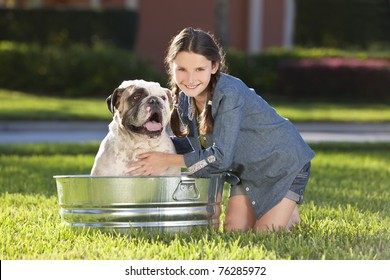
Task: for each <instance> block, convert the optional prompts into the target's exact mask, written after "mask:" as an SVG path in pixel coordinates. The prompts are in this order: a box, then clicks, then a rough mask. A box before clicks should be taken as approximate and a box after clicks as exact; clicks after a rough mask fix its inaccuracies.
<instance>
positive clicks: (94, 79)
mask: <svg viewBox="0 0 390 280" xmlns="http://www.w3.org/2000/svg"><path fill="white" fill-rule="evenodd" d="M0 61H1V62H2V63H1V65H0V87H3V88H8V89H14V90H23V91H26V92H32V93H34V92H36V93H41V94H52V95H64V96H84V97H88V96H94V97H98V96H107V93H108V92H111V91H112V89H113V88H114V87H116V86H118V85H119V84H120V83H121V82H122V81H123V80H131V79H145V80H154V81H159V82H161V81H163V82H164V80H163V79H162V78H161V76H160V75H159V74H157V73H156V72H155V71H154V70H153V69H152V66H151V64H150V63H149V62H147V61H145V60H144V59H142V58H139V57H137V56H136V55H134V54H133V53H131V52H130V51H127V50H124V49H118V48H115V47H91V48H90V47H86V46H82V45H73V46H71V47H69V48H57V47H40V46H37V45H25V44H15V43H5V42H3V43H1V44H0Z"/></svg>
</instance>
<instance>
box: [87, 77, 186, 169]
mask: <svg viewBox="0 0 390 280" xmlns="http://www.w3.org/2000/svg"><path fill="white" fill-rule="evenodd" d="M171 98H172V96H171V92H170V91H169V90H168V89H164V88H162V87H161V86H160V85H159V84H158V83H155V82H146V81H144V80H132V81H124V82H123V83H122V84H121V85H120V86H119V88H117V89H115V90H114V92H113V94H111V95H110V96H109V97H108V98H107V106H108V108H109V110H110V111H111V113H112V114H113V120H112V122H111V123H110V125H109V132H108V134H107V135H106V137H105V138H104V139H103V141H102V143H101V144H100V148H99V151H98V153H97V155H96V158H95V162H94V165H93V167H92V170H91V175H95V176H125V175H126V174H127V172H129V171H130V169H129V167H128V166H127V165H128V164H129V163H130V162H133V161H136V160H137V158H136V156H137V155H138V154H141V153H144V152H151V151H156V152H165V153H175V147H174V146H173V143H172V141H171V139H170V138H169V136H168V134H167V132H166V126H167V125H168V123H169V119H170V101H171ZM179 174H180V169H179V168H169V169H167V170H166V171H165V172H164V173H163V174H159V175H162V176H164V175H166V176H168V175H175V176H176V175H179Z"/></svg>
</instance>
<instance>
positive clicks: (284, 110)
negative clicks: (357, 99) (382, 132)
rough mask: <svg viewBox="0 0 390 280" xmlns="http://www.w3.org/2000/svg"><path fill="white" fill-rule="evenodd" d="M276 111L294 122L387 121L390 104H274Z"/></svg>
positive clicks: (389, 115) (389, 114)
mask: <svg viewBox="0 0 390 280" xmlns="http://www.w3.org/2000/svg"><path fill="white" fill-rule="evenodd" d="M274 106H275V109H276V110H277V112H278V113H279V114H280V115H282V116H283V117H285V118H288V119H290V120H292V121H294V122H315V121H320V122H333V121H335V122H388V121H390V106H388V105H367V104H359V105H358V104H355V105H351V104H326V103H310V104H275V105H274Z"/></svg>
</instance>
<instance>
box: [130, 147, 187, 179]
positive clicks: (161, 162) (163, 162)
mask: <svg viewBox="0 0 390 280" xmlns="http://www.w3.org/2000/svg"><path fill="white" fill-rule="evenodd" d="M137 158H138V161H135V162H132V163H130V164H129V165H128V166H129V170H131V171H129V172H128V173H127V174H128V175H130V176H158V175H159V174H161V173H162V172H163V171H165V170H167V169H168V168H169V167H186V165H185V162H184V157H183V155H178V154H169V153H162V152H147V153H143V154H139V155H137Z"/></svg>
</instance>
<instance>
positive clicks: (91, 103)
mask: <svg viewBox="0 0 390 280" xmlns="http://www.w3.org/2000/svg"><path fill="white" fill-rule="evenodd" d="M108 95H109V93H108V94H107V96H108ZM0 101H1V102H0V119H3V120H26V119H27V120H109V119H111V118H112V115H111V114H110V112H109V111H108V109H107V105H106V102H105V100H104V98H96V99H92V98H90V99H87V98H80V99H71V98H58V97H48V96H38V95H30V94H25V93H22V92H17V91H8V90H0Z"/></svg>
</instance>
